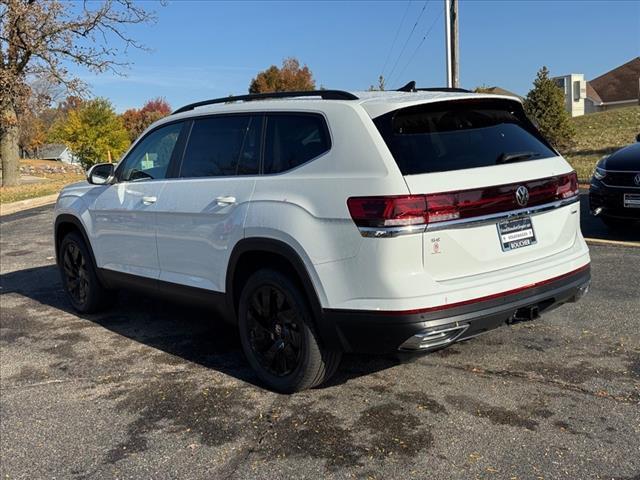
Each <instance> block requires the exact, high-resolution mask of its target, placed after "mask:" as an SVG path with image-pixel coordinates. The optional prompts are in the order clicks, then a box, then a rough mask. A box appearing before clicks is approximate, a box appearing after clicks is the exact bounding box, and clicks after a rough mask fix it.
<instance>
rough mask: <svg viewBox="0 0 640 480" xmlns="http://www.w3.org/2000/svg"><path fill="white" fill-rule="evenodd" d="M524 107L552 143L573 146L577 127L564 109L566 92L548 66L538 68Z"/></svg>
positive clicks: (562, 146) (559, 146)
mask: <svg viewBox="0 0 640 480" xmlns="http://www.w3.org/2000/svg"><path fill="white" fill-rule="evenodd" d="M524 108H525V110H526V112H527V115H529V117H530V118H531V119H532V120H534V121H535V122H536V123H537V125H538V128H539V129H540V131H541V132H542V134H543V135H544V136H545V138H546V139H547V140H549V142H551V144H552V145H554V146H555V147H558V148H565V147H569V146H571V144H572V140H573V136H574V134H575V129H574V128H573V125H572V124H571V122H570V119H571V117H570V116H569V113H568V112H567V111H566V110H565V109H564V92H563V91H562V89H561V88H560V87H559V86H558V85H557V84H556V82H554V81H553V80H552V79H551V78H549V70H548V69H547V67H542V68H541V69H540V70H538V74H537V76H536V79H535V80H534V81H533V89H531V91H530V92H529V93H528V94H527V97H526V98H525V100H524Z"/></svg>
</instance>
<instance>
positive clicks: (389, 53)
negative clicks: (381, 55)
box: [380, 0, 411, 76]
mask: <svg viewBox="0 0 640 480" xmlns="http://www.w3.org/2000/svg"><path fill="white" fill-rule="evenodd" d="M410 6H411V0H409V1H408V2H407V8H405V9H404V15H402V20H400V25H398V29H397V30H396V35H395V37H393V43H391V48H390V49H389V52H388V53H387V58H386V59H385V61H384V67H382V73H380V75H381V76H384V72H385V70H386V69H387V64H388V63H389V58H390V57H391V52H393V47H395V46H396V41H397V40H398V34H399V33H400V29H401V28H402V25H404V19H405V18H407V12H408V11H409V7H410Z"/></svg>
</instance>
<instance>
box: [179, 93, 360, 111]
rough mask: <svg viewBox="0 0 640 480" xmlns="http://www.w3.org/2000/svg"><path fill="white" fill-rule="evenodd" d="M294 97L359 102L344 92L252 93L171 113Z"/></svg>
mask: <svg viewBox="0 0 640 480" xmlns="http://www.w3.org/2000/svg"><path fill="white" fill-rule="evenodd" d="M294 97H320V98H322V99H323V100H358V97H356V96H355V95H354V94H353V93H349V92H345V91H343V90H311V91H306V92H271V93H252V94H249V95H238V96H229V97H222V98H212V99H211V100H203V101H201V102H195V103H190V104H189V105H185V106H184V107H180V108H179V109H177V110H175V111H174V112H172V113H171V115H174V114H176V113H182V112H187V111H189V110H193V109H194V108H196V107H203V106H205V105H214V104H216V103H231V102H240V101H242V102H250V101H253V100H266V99H269V98H294Z"/></svg>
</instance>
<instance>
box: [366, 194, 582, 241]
mask: <svg viewBox="0 0 640 480" xmlns="http://www.w3.org/2000/svg"><path fill="white" fill-rule="evenodd" d="M578 202H580V196H579V195H574V196H573V197H571V198H567V199H564V200H556V201H554V202H551V203H545V204H543V205H536V206H534V207H525V208H520V209H518V210H510V211H508V212H499V213H492V214H489V215H482V216H480V217H473V218H461V219H459V220H449V221H446V222H436V223H431V224H428V225H425V224H419V225H406V226H401V227H358V230H359V231H360V235H362V236H363V237H371V238H391V237H397V236H400V235H409V234H414V233H424V232H436V231H439V230H448V229H451V228H465V227H469V226H478V225H484V224H491V223H497V222H499V221H502V220H508V219H509V218H512V217H518V216H520V215H537V214H540V213H544V212H548V211H550V210H555V209H556V208H562V207H566V206H568V205H572V204H574V203H578Z"/></svg>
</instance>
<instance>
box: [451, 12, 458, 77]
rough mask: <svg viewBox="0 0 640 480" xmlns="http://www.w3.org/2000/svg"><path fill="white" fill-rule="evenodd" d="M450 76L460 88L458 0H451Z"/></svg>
mask: <svg viewBox="0 0 640 480" xmlns="http://www.w3.org/2000/svg"><path fill="white" fill-rule="evenodd" d="M451 78H452V80H453V86H454V87H455V88H460V49H459V48H458V0H451Z"/></svg>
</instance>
